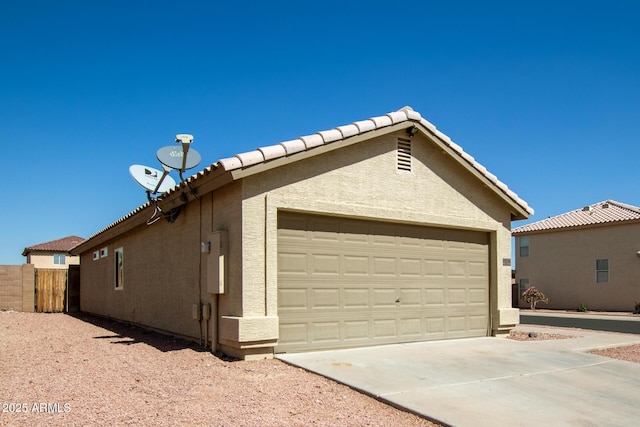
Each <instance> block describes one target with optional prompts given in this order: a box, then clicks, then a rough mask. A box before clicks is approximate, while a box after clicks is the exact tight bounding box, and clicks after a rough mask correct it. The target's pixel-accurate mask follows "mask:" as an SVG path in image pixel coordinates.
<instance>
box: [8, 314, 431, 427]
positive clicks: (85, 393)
mask: <svg viewBox="0 0 640 427" xmlns="http://www.w3.org/2000/svg"><path fill="white" fill-rule="evenodd" d="M0 403H1V404H2V408H1V412H0V425H2V426H54V425H55V426H58V425H65V426H87V425H108V426H123V425H135V426H139V425H153V426H173V425H180V426H181V425H190V426H234V427H235V426H385V427H387V426H439V425H440V424H437V423H432V422H430V421H428V420H426V419H423V418H420V417H418V416H416V415H413V414H410V413H407V412H405V411H402V410H399V409H396V408H394V407H391V406H389V405H387V404H384V403H382V402H379V401H377V400H376V399H374V398H372V397H369V396H366V395H363V394H361V393H359V392H356V391H354V390H352V389H350V388H348V387H346V386H343V385H341V384H338V383H336V382H333V381H331V380H328V379H325V378H323V377H320V376H318V375H315V374H312V373H309V372H306V371H304V370H302V369H299V368H296V367H293V366H290V365H287V364H285V363H283V362H280V361H278V360H261V361H242V362H240V361H228V360H223V359H221V358H219V357H216V356H214V355H213V354H211V353H210V352H209V351H204V350H203V349H201V348H199V347H198V346H197V345H195V346H194V345H193V344H191V343H188V342H185V341H182V340H176V339H173V338H170V337H166V336H163V335H160V334H156V333H153V332H149V331H145V330H143V329H140V328H136V327H132V326H129V325H124V324H121V323H116V322H111V321H108V320H105V319H100V318H94V317H89V316H83V317H77V318H76V317H72V316H70V315H66V314H45V313H17V312H0Z"/></svg>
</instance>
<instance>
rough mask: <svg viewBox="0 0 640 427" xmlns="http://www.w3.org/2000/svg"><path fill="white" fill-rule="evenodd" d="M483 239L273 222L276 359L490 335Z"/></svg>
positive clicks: (334, 220) (447, 232) (397, 227)
mask: <svg viewBox="0 0 640 427" xmlns="http://www.w3.org/2000/svg"><path fill="white" fill-rule="evenodd" d="M488 242H489V235H488V233H485V232H478V231H471V230H459V229H447V228H437V227H424V226H416V225H408V224H399V223H388V222H379V221H370V220H361V219H351V218H342V217H330V216H320V215H309V214H301V213H291V212H280V213H279V214H278V243H277V244H278V294H277V295H278V316H279V340H278V345H277V347H276V352H277V353H283V352H300V351H311V350H327V349H339V348H350V347H361V346H371V345H380V344H391V343H404V342H412V341H426V340H438V339H450V338H466V337H478V336H486V335H487V334H488V333H489V332H488V330H489V303H488V301H489V244H488Z"/></svg>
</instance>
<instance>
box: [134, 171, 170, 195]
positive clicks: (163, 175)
mask: <svg viewBox="0 0 640 427" xmlns="http://www.w3.org/2000/svg"><path fill="white" fill-rule="evenodd" d="M170 170H171V169H169V170H166V169H165V171H164V172H163V171H160V170H158V169H154V168H151V167H149V166H143V165H131V166H129V173H130V174H131V177H132V178H133V179H134V180H135V181H136V182H137V183H138V184H140V185H142V186H143V187H144V188H145V189H147V190H148V191H151V192H152V193H164V192H166V191H168V190H170V189H171V188H173V187H175V186H176V181H175V180H174V179H173V178H171V176H169V175H168V174H169V171H170Z"/></svg>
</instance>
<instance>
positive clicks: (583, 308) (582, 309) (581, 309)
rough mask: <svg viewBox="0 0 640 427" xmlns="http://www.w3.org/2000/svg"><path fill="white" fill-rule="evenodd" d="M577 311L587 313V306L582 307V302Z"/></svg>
mask: <svg viewBox="0 0 640 427" xmlns="http://www.w3.org/2000/svg"><path fill="white" fill-rule="evenodd" d="M578 311H581V312H583V313H584V312H585V311H587V306H586V305H584V303H583V302H581V303H580V305H579V306H578Z"/></svg>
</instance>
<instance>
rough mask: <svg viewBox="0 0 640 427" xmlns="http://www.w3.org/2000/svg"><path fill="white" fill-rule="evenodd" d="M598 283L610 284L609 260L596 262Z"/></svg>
mask: <svg viewBox="0 0 640 427" xmlns="http://www.w3.org/2000/svg"><path fill="white" fill-rule="evenodd" d="M596 283H609V260H608V259H597V260H596Z"/></svg>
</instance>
